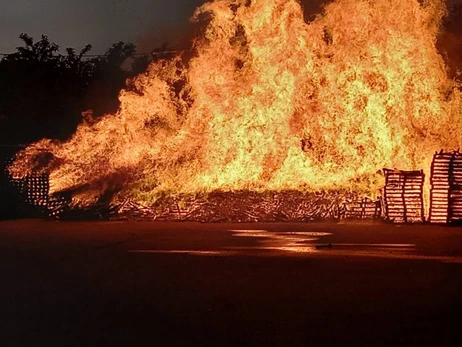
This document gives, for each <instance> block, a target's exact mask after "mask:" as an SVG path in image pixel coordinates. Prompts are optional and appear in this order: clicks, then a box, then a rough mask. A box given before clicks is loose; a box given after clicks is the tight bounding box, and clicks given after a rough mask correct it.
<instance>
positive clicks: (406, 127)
mask: <svg viewBox="0 0 462 347" xmlns="http://www.w3.org/2000/svg"><path fill="white" fill-rule="evenodd" d="M444 15H445V6H444V1H442V0H425V1H421V0H407V1H402V0H374V1H370V0H336V1H334V2H332V3H329V4H328V5H327V6H326V7H325V10H324V12H323V13H322V14H320V15H319V16H318V17H317V18H316V19H315V20H314V21H312V22H310V23H306V22H304V19H303V11H302V9H301V7H300V4H299V3H298V2H297V1H295V0H253V1H247V0H233V1H231V0H216V1H213V2H209V3H206V4H204V5H203V6H201V7H199V8H198V9H197V10H196V12H195V14H194V16H193V20H195V21H199V22H200V23H201V24H202V25H203V26H204V30H203V31H202V32H203V35H202V36H200V37H197V38H196V40H195V42H194V45H193V57H192V58H191V59H190V60H189V61H187V59H186V57H185V56H181V55H180V56H177V57H173V58H171V59H165V60H161V61H159V62H155V63H153V64H152V65H151V66H150V67H149V69H148V71H147V72H146V73H145V74H142V75H140V76H138V77H137V78H135V79H134V80H132V81H130V83H129V84H128V85H129V86H130V87H127V89H126V90H123V91H122V92H121V93H120V101H121V106H120V109H119V111H118V112H117V113H116V114H113V115H107V116H105V117H103V118H102V119H100V120H97V121H96V120H92V121H89V122H84V123H82V124H81V125H80V126H79V128H78V129H77V132H76V133H75V134H74V136H73V137H72V138H71V139H70V140H69V141H67V142H63V143H59V142H55V141H51V140H46V139H45V140H42V141H40V142H38V143H35V144H33V145H31V146H29V147H28V148H26V149H25V150H24V151H22V152H21V153H20V154H19V155H18V156H17V159H16V161H15V162H14V163H13V165H12V166H10V169H9V170H10V173H11V174H12V175H13V176H14V177H15V178H23V177H26V176H27V175H30V174H31V173H32V172H34V171H38V173H39V174H40V173H47V174H49V177H50V193H51V194H57V193H60V192H63V191H65V192H73V194H72V200H73V204H74V205H76V206H80V207H85V206H91V205H94V204H95V203H97V202H100V201H101V198H102V197H104V198H107V197H108V196H109V197H110V200H111V202H112V203H113V204H123V203H124V202H126V201H130V202H131V204H135V205H136V206H163V204H164V201H169V200H168V199H173V200H172V202H174V199H175V197H176V196H179V195H183V196H198V195H199V196H200V195H201V194H211V195H210V196H212V197H214V198H212V200H211V201H209V202H207V203H208V204H210V206H213V207H210V211H217V210H221V212H220V213H218V214H217V216H218V215H222V214H223V213H225V210H226V213H235V215H234V217H233V218H235V219H241V218H243V219H244V220H249V219H250V220H252V219H256V220H260V219H261V218H263V219H265V218H286V217H277V216H275V215H273V214H268V213H269V212H268V213H267V212H265V211H269V210H272V209H269V210H265V207H264V206H265V204H266V203H267V202H266V200H265V199H264V198H262V196H263V195H260V197H259V198H255V199H257V200H258V202H256V203H254V200H253V199H254V197H255V196H256V195H254V194H257V193H259V194H266V192H268V194H269V195H270V196H271V197H273V198H274V199H275V200H274V201H285V200H284V199H282V200H278V199H277V198H276V196H278V194H279V193H281V192H287V191H290V192H297V193H291V194H295V195H294V196H295V200H294V202H297V203H298V202H300V203H301V200H300V197H301V196H303V195H304V194H308V195H309V194H312V195H313V196H314V194H315V193H314V192H319V191H321V192H326V193H321V194H326V196H327V195H329V194H330V193H327V192H335V191H337V192H342V191H343V192H344V191H347V192H348V193H347V194H345V195H344V196H343V200H345V199H348V198H349V194H351V192H354V194H355V195H356V196H365V195H367V196H371V197H375V196H376V195H378V191H379V189H380V188H381V187H383V185H384V180H383V177H382V176H379V175H377V174H376V173H377V172H378V171H379V170H381V168H383V167H384V166H385V167H398V168H400V169H403V170H419V169H421V168H429V167H430V163H431V160H432V156H433V152H434V151H435V149H439V148H447V149H453V148H458V147H460V146H461V142H462V126H461V125H460V124H461V122H460V121H461V100H462V99H461V95H460V91H459V90H458V88H457V84H456V83H455V82H454V81H453V80H451V79H450V78H448V76H447V71H446V67H445V65H444V62H443V59H442V57H441V56H440V54H439V53H438V51H437V49H436V47H435V42H436V37H437V33H438V30H439V25H440V22H441V19H442V17H443V16H444ZM214 192H216V193H214ZM220 192H224V193H223V194H224V195H220V194H222V193H220ZM242 192H248V194H247V193H245V194H244V193H242ZM213 194H216V195H213ZM321 196H323V195H321ZM166 197H167V198H166ZM215 197H216V199H215ZM230 199H231V200H234V201H235V202H229V201H228V200H230ZM321 200H322V199H321ZM313 201H314V203H317V202H319V200H316V199H314V200H313ZM225 202H226V204H230V206H228V205H226V204H224V203H225ZM241 202H246V203H247V202H249V203H250V206H252V207H251V208H250V209H249V211H248V212H246V213H247V214H245V215H240V214H239V213H238V212H236V210H235V205H236V204H239V203H241ZM338 202H339V199H338V198H334V199H333V200H329V202H326V201H324V200H322V202H321V203H319V204H318V207H314V206H311V205H310V206H309V207H307V209H306V210H307V211H312V212H309V213H308V212H306V215H304V216H303V217H300V216H299V214H297V213H298V212H296V211H295V212H294V211H292V210H291V208H292V207H290V206H291V205H290V204H288V203H287V204H286V205H284V204H285V203H283V206H284V207H283V208H282V209H281V210H280V213H282V214H286V215H289V217H290V216H295V217H294V218H311V217H313V218H314V217H316V218H317V217H318V216H321V217H322V216H329V215H333V216H335V215H338V213H339V208H337V207H335V208H334V209H333V208H331V207H330V204H331V203H338ZM204 203H206V202H204ZM271 203H276V202H271ZM310 204H311V202H310ZM174 206H175V204H173V207H174ZM173 207H171V208H173ZM317 208H319V209H320V210H319V211H318V210H317ZM289 210H290V212H287V211H289ZM185 211H186V212H185V213H186V215H188V214H191V213H192V214H193V213H194V211H195V209H194V205H191V206H189V205H188V207H187V208H186V209H185ZM178 213H179V215H181V213H182V212H181V213H180V212H178ZM210 213H215V212H210ZM271 213H273V212H271ZM211 218H212V217H211ZM213 218H215V217H213ZM217 218H218V217H217ZM290 218H292V217H290Z"/></svg>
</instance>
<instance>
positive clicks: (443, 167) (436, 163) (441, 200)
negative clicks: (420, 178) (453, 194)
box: [429, 152, 453, 224]
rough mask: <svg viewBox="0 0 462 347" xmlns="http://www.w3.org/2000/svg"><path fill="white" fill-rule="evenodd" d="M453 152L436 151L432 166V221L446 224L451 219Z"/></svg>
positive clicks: (430, 218) (430, 217)
mask: <svg viewBox="0 0 462 347" xmlns="http://www.w3.org/2000/svg"><path fill="white" fill-rule="evenodd" d="M452 157H453V154H452V153H443V152H439V153H435V155H434V156H433V162H432V167H431V178H430V183H431V191H430V216H429V221H430V223H441V224H446V223H448V221H449V191H450V188H451V184H450V178H449V173H450V171H451V165H452V164H451V162H452Z"/></svg>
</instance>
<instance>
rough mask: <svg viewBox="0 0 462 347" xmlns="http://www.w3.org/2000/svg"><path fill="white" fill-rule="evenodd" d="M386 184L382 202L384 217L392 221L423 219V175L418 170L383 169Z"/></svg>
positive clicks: (416, 220)
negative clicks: (383, 204)
mask: <svg viewBox="0 0 462 347" xmlns="http://www.w3.org/2000/svg"><path fill="white" fill-rule="evenodd" d="M384 172H385V179H386V184H385V187H384V203H385V214H386V218H387V219H388V220H390V221H393V222H394V223H415V222H424V221H425V212H424V202H423V186H424V182H425V175H424V173H423V170H420V171H398V170H389V169H384Z"/></svg>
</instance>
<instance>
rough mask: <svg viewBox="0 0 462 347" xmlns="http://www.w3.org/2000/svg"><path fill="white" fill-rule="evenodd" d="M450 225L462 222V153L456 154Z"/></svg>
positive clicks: (453, 164)
mask: <svg viewBox="0 0 462 347" xmlns="http://www.w3.org/2000/svg"><path fill="white" fill-rule="evenodd" d="M450 206H451V209H450V213H449V222H450V223H461V222H462V153H460V152H459V151H457V152H454V157H453V161H452V172H451V205H450Z"/></svg>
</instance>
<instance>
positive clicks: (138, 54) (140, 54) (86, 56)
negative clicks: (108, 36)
mask: <svg viewBox="0 0 462 347" xmlns="http://www.w3.org/2000/svg"><path fill="white" fill-rule="evenodd" d="M182 52H184V51H160V52H151V53H135V54H132V55H131V57H148V56H150V55H161V54H177V53H182ZM16 53H17V52H15V53H0V56H3V57H6V56H9V55H13V54H16ZM100 57H107V55H106V54H85V55H82V58H100Z"/></svg>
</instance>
